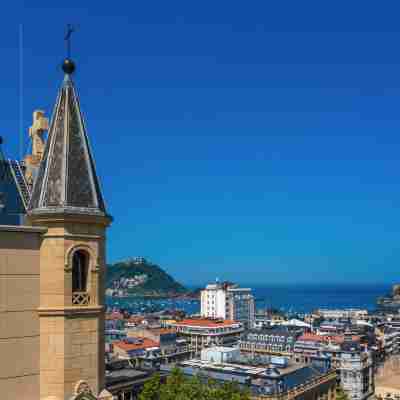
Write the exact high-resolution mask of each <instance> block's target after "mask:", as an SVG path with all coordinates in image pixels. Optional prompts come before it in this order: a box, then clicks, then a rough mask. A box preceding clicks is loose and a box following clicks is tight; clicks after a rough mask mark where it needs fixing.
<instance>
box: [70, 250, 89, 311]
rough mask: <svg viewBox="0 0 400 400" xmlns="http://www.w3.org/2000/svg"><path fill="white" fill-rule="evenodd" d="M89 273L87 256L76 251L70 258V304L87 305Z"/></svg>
mask: <svg viewBox="0 0 400 400" xmlns="http://www.w3.org/2000/svg"><path fill="white" fill-rule="evenodd" d="M88 272H89V256H88V254H87V253H86V252H84V251H82V250H77V251H75V253H74V254H73V256H72V304H74V305H88V304H89V302H90V296H89V293H87V292H88V290H87V289H88V288H87V283H88V282H87V281H88Z"/></svg>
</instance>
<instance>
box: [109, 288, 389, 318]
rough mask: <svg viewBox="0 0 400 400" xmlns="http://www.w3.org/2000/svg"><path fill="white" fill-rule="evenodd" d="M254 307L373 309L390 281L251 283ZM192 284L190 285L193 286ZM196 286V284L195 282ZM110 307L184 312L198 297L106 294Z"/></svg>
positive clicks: (196, 306) (192, 307)
mask: <svg viewBox="0 0 400 400" xmlns="http://www.w3.org/2000/svg"><path fill="white" fill-rule="evenodd" d="M240 286H242V287H251V288H252V289H253V294H254V297H255V299H256V308H257V309H258V310H260V309H265V308H275V309H278V310H281V311H284V312H293V313H307V312H311V311H313V310H315V309H318V308H362V309H367V310H369V311H373V310H375V309H376V300H377V298H378V297H381V296H385V295H387V294H388V293H390V291H391V286H392V284H391V283H379V284H350V283H348V284H347V283H346V284H319V285H317V284H297V285H296V284H292V283H291V284H286V285H285V284H270V285H262V286H260V285H252V286H250V285H249V284H247V285H245V284H241V285H240ZM193 287H194V286H193ZM196 287H199V286H196ZM106 304H107V306H108V307H110V308H114V307H115V308H125V309H127V310H129V311H131V312H144V311H145V310H148V309H154V310H157V311H158V310H162V309H167V310H173V309H175V310H176V309H179V310H183V311H185V312H187V313H188V314H196V313H198V312H199V311H200V304H199V301H198V300H181V299H168V298H167V299H154V300H150V299H144V298H132V297H131V298H111V297H107V298H106Z"/></svg>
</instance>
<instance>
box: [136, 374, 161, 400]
mask: <svg viewBox="0 0 400 400" xmlns="http://www.w3.org/2000/svg"><path fill="white" fill-rule="evenodd" d="M160 386H161V380H160V375H159V374H154V375H153V376H152V377H151V379H149V380H148V381H147V382H146V383H145V384H144V386H143V389H142V391H141V392H140V394H139V400H159V399H160Z"/></svg>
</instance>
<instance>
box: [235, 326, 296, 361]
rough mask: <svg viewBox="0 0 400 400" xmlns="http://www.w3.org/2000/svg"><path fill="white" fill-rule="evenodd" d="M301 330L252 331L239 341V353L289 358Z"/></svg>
mask: <svg viewBox="0 0 400 400" xmlns="http://www.w3.org/2000/svg"><path fill="white" fill-rule="evenodd" d="M302 333H303V331H302V330H301V329H288V328H287V327H284V326H277V327H271V328H263V329H252V330H250V331H247V332H246V333H244V334H243V335H242V337H241V339H240V341H239V347H240V351H242V352H245V353H251V354H253V355H254V354H270V355H278V356H286V357H289V358H291V357H292V356H293V354H294V345H295V343H296V340H297V338H298V337H299V336H300V335H301V334H302Z"/></svg>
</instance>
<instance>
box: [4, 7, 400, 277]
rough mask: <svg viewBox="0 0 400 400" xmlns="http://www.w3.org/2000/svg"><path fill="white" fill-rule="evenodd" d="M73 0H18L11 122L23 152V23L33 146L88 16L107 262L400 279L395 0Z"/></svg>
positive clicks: (87, 51)
mask: <svg viewBox="0 0 400 400" xmlns="http://www.w3.org/2000/svg"><path fill="white" fill-rule="evenodd" d="M67 3H68V6H65V8H61V7H59V6H58V7H55V6H54V4H55V2H54V1H41V2H40V3H38V2H25V3H21V4H20V5H19V7H17V6H15V5H13V6H12V5H11V3H9V5H8V6H6V7H9V8H8V9H7V8H6V9H5V10H4V9H3V12H4V11H5V14H4V15H7V18H6V19H5V20H4V21H3V23H2V25H1V26H0V50H1V52H2V74H1V75H0V88H1V91H0V93H1V95H0V107H1V111H2V112H1V120H2V126H1V131H0V134H1V135H3V136H4V137H5V139H6V145H5V151H6V152H7V154H8V155H10V156H16V155H17V154H18V120H19V114H18V101H19V95H18V60H19V58H18V29H19V24H20V23H22V24H23V30H24V38H23V41H24V52H23V59H24V63H23V67H24V74H23V76H24V96H23V106H24V112H23V123H24V127H25V129H26V132H25V143H24V148H26V146H27V140H26V139H27V128H28V127H29V125H30V122H31V112H32V111H33V109H35V108H43V109H44V110H46V112H47V113H48V114H50V113H51V109H52V107H53V103H54V101H55V98H56V92H57V89H58V87H59V85H60V83H61V80H62V74H61V71H60V69H59V64H60V62H61V60H62V59H63V57H64V55H65V47H64V43H63V34H64V27H65V24H66V23H74V24H77V25H79V29H78V32H77V33H76V34H75V37H74V38H73V43H72V52H73V58H74V59H75V61H76V63H77V67H78V70H77V73H76V76H75V82H76V85H77V87H78V90H79V94H80V100H81V105H82V109H83V112H84V114H85V118H86V122H87V126H88V132H89V136H90V138H91V141H92V147H93V148H94V152H95V158H96V163H97V169H98V173H99V175H100V177H101V181H102V185H103V188H104V192H105V197H106V200H107V204H108V207H109V210H110V213H111V214H112V215H113V216H114V218H115V222H114V223H113V226H112V228H111V229H110V230H109V234H108V260H109V261H116V260H119V259H123V258H126V257H129V256H135V255H143V256H146V257H148V258H150V259H151V260H153V261H154V262H157V263H159V264H160V265H161V266H163V267H165V268H166V269H167V270H168V272H170V273H172V274H173V275H174V276H175V277H176V278H178V279H180V280H181V281H183V282H186V283H200V282H205V281H207V280H210V279H215V278H216V277H219V278H220V279H231V280H235V281H239V282H255V283H259V284H262V283H267V284H268V283H276V282H283V283H303V282H308V283H321V282H347V283H352V282H363V283H373V282H391V281H396V280H397V281H398V280H400V161H399V159H400V51H399V43H400V25H399V24H398V15H399V11H400V10H399V9H398V6H397V5H396V4H398V2H395V1H387V2H380V3H378V2H358V1H354V2H348V1H347V2H334V3H330V4H328V3H326V2H311V1H310V2H307V1H304V2H298V1H291V2H289V1H279V2H278V1H275V2H272V1H271V2H266V1H262V2H255V1H254V2H251V1H250V2H232V1H230V2H228V1H219V2H215V1H214V2H207V1H206V2H197V3H194V2H187V1H186V2H174V1H172V2H165V1H154V2H137V1H135V2H115V3H111V2H101V1H100V2H90V3H89V2H87V4H91V3H93V5H92V6H83V5H82V4H81V3H83V2H81V1H79V2H78V1H72V0H71V1H69V2H67ZM322 3H323V4H322ZM378 6H379V7H378Z"/></svg>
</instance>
